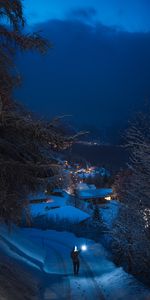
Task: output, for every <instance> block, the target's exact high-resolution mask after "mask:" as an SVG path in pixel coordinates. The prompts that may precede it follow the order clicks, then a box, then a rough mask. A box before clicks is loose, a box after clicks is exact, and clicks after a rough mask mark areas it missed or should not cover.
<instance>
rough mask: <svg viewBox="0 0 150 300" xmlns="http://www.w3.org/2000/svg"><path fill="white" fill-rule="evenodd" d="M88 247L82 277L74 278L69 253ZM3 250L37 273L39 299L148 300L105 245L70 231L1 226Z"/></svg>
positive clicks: (146, 293)
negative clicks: (113, 258) (82, 246)
mask: <svg viewBox="0 0 150 300" xmlns="http://www.w3.org/2000/svg"><path fill="white" fill-rule="evenodd" d="M82 244H86V245H87V251H85V252H82V253H81V258H80V261H81V266H80V274H79V276H78V277H74V276H73V272H72V262H71V259H70V251H71V249H72V247H73V246H74V245H77V246H78V247H80V246H81V245H82ZM0 247H1V248H3V250H4V249H5V252H6V253H7V254H8V255H9V256H10V257H14V258H15V259H16V260H18V261H20V263H21V262H24V263H25V264H26V265H27V266H28V267H29V268H32V269H33V270H37V274H39V275H38V276H39V279H38V282H40V284H39V287H40V292H39V297H38V298H37V299H39V300H42V299H43V300H44V299H45V300H46V299H47V300H48V299H58V300H61V299H62V300H63V299H64V300H65V299H72V300H74V299H81V300H91V299H93V298H95V299H97V300H101V299H106V300H107V299H108V300H127V299H131V300H148V299H150V290H148V289H147V288H146V287H144V286H143V285H142V284H141V283H139V282H138V281H137V280H136V279H135V278H134V277H133V276H131V275H129V274H127V273H126V272H124V271H123V269H122V268H117V267H116V266H115V265H114V264H113V263H112V262H111V261H109V260H108V256H107V252H106V250H105V249H104V248H103V247H102V245H100V244H97V243H94V242H93V241H91V240H87V239H86V238H77V237H75V236H74V235H73V234H71V233H68V232H61V233H60V232H57V231H52V230H47V231H42V230H37V229H18V228H14V229H13V230H12V232H11V233H9V232H8V231H7V229H6V228H5V227H1V246H0Z"/></svg>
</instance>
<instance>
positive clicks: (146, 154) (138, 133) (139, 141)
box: [112, 112, 150, 283]
mask: <svg viewBox="0 0 150 300" xmlns="http://www.w3.org/2000/svg"><path fill="white" fill-rule="evenodd" d="M126 146H127V147H128V149H129V151H130V164H129V165H128V169H127V170H126V171H123V172H121V173H120V174H119V175H118V177H117V179H116V182H115V185H114V189H115V192H116V194H117V195H118V198H119V200H120V202H121V203H120V206H119V207H120V209H119V214H118V219H117V220H116V223H115V224H114V228H113V234H112V240H113V242H112V249H113V252H114V254H115V257H116V261H117V263H119V264H123V265H124V266H125V268H126V270H127V271H129V272H131V273H133V274H135V275H137V276H139V277H140V278H143V280H144V281H146V282H147V283H148V282H149V280H150V273H149V269H150V114H149V112H147V113H146V114H142V113H141V114H139V115H138V116H137V118H136V120H135V121H134V122H133V124H132V125H131V126H130V128H129V130H128V131H127V145H126Z"/></svg>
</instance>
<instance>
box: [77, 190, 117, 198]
mask: <svg viewBox="0 0 150 300" xmlns="http://www.w3.org/2000/svg"><path fill="white" fill-rule="evenodd" d="M110 194H112V189H108V188H107V189H105V188H102V189H87V190H78V196H79V197H80V198H82V199H90V198H91V199H92V198H103V197H107V196H108V195H110Z"/></svg>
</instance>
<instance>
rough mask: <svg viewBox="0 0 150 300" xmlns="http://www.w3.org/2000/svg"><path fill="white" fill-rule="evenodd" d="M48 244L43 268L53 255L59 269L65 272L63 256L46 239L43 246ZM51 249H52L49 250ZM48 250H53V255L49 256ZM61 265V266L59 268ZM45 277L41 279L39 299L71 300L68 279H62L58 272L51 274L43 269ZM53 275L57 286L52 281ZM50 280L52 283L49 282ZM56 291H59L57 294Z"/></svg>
mask: <svg viewBox="0 0 150 300" xmlns="http://www.w3.org/2000/svg"><path fill="white" fill-rule="evenodd" d="M47 245H48V246H49V247H48V249H50V250H49V251H48V250H47V247H46V255H45V259H44V268H43V269H45V268H46V265H47V262H48V261H49V260H50V259H51V257H53V255H54V256H55V258H56V261H57V263H58V265H59V268H60V270H62V268H63V270H64V273H65V274H66V265H65V262H64V258H63V257H62V255H61V254H60V252H59V251H58V250H57V249H56V248H57V247H54V245H52V243H51V240H48V241H47V240H46V242H45V246H47ZM51 250H52V251H51ZM50 252H53V255H52V256H50ZM61 266H62V268H61ZM44 277H45V278H44V279H43V286H42V290H41V297H42V298H41V300H42V299H43V300H51V299H58V300H63V299H64V300H66V299H67V300H71V290H70V282H69V280H66V278H65V280H64V278H63V275H61V273H60V274H57V275H55V274H53V275H52V274H51V275H48V273H46V271H45V276H44ZM53 277H54V280H55V279H56V280H57V281H58V282H57V284H58V283H59V284H58V286H55V283H54V282H52V281H53ZM50 282H51V283H52V284H50ZM56 291H57V292H58V293H59V295H56Z"/></svg>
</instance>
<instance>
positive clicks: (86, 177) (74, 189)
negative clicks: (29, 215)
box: [30, 160, 113, 204]
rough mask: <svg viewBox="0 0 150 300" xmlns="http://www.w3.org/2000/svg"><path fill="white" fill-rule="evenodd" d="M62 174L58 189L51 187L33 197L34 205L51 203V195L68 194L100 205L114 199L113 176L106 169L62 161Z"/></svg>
mask: <svg viewBox="0 0 150 300" xmlns="http://www.w3.org/2000/svg"><path fill="white" fill-rule="evenodd" d="M60 164H61V165H62V173H61V174H60V176H59V180H58V182H57V187H54V188H52V187H51V186H50V188H49V185H48V186H47V189H46V190H45V191H44V192H40V193H39V194H38V195H34V196H33V197H32V196H31V199H30V200H31V201H30V202H32V203H36V202H38V203H39V202H47V203H48V202H50V198H49V196H50V195H53V196H63V195H64V194H67V195H68V196H70V197H75V198H78V199H80V200H83V201H88V202H92V203H93V204H100V203H102V202H104V201H110V200H112V199H113V190H112V186H111V185H112V178H111V174H110V172H109V171H108V170H106V169H105V168H104V167H97V166H91V165H88V164H87V166H86V167H85V166H84V167H83V166H82V164H80V163H72V162H71V163H70V162H68V161H67V160H65V161H60Z"/></svg>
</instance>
